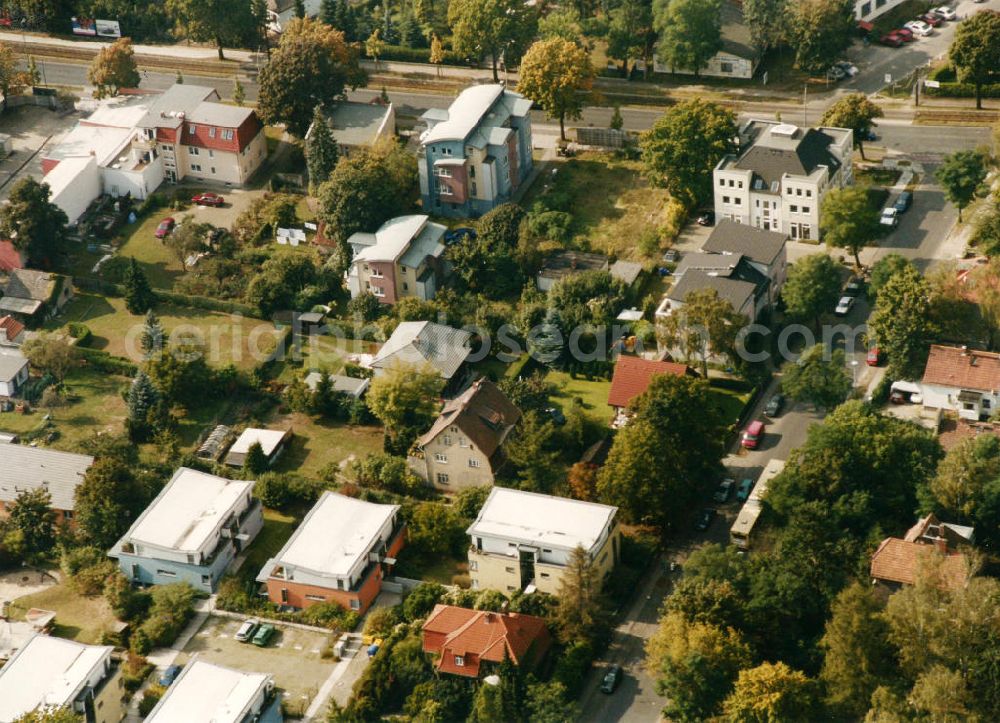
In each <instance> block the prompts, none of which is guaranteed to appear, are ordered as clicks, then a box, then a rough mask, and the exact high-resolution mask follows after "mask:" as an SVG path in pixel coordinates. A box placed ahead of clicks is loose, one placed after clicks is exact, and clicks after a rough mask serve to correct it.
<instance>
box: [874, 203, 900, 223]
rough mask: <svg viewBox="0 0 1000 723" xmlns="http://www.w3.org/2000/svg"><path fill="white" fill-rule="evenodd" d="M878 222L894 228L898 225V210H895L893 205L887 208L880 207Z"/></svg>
mask: <svg viewBox="0 0 1000 723" xmlns="http://www.w3.org/2000/svg"><path fill="white" fill-rule="evenodd" d="M878 222H879V223H880V224H882V225H883V226H891V227H892V228H896V226H898V225H899V211H897V210H896V207H895V206H889V207H888V208H883V209H882V217H881V218H879V220H878Z"/></svg>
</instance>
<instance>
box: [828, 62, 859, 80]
mask: <svg viewBox="0 0 1000 723" xmlns="http://www.w3.org/2000/svg"><path fill="white" fill-rule="evenodd" d="M834 65H835V66H837V67H838V68H840V69H841V70H842V71H844V75H846V76H847V77H848V78H853V77H854V76H855V75H857V74H858V66H856V65H855V64H854V63H852V62H851V61H849V60H840V61H837V62H836V63H834Z"/></svg>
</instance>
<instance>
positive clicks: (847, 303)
mask: <svg viewBox="0 0 1000 723" xmlns="http://www.w3.org/2000/svg"><path fill="white" fill-rule="evenodd" d="M853 308H854V297H853V296H841V297H840V301H838V302H837V308H836V309H834V310H833V313H834V314H836V315H837V316H847V315H848V314H850V313H851V309H853Z"/></svg>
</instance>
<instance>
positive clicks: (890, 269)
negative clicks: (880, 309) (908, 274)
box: [867, 252, 916, 305]
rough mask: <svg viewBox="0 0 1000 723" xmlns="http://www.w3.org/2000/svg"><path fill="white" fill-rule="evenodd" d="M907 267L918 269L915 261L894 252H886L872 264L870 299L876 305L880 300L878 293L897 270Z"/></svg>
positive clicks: (869, 284)
mask: <svg viewBox="0 0 1000 723" xmlns="http://www.w3.org/2000/svg"><path fill="white" fill-rule="evenodd" d="M905 269H912V270H914V271H915V270H916V267H915V266H914V265H913V262H912V261H910V260H909V259H908V258H906V257H905V256H903V255H901V254H897V253H896V252H893V253H891V254H886V255H885V256H883V257H882V258H880V259H879V260H878V261H876V262H875V263H874V264H872V272H871V279H869V281H868V290H867V293H868V300H869V302H870V303H871V304H872V305H874V304H875V302H876V301H878V295H879V294H880V293H881V291H882V287H884V286H885V284H886V282H887V281H889V279H891V278H892V277H893V276H895V275H896V273H897V272H901V271H903V270H905Z"/></svg>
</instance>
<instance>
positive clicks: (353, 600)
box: [351, 597, 361, 610]
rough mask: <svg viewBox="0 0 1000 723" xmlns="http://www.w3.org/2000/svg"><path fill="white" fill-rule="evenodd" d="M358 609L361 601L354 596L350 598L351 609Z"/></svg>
mask: <svg viewBox="0 0 1000 723" xmlns="http://www.w3.org/2000/svg"><path fill="white" fill-rule="evenodd" d="M360 609H361V601H360V600H358V599H357V598H356V597H354V598H351V610H360Z"/></svg>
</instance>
